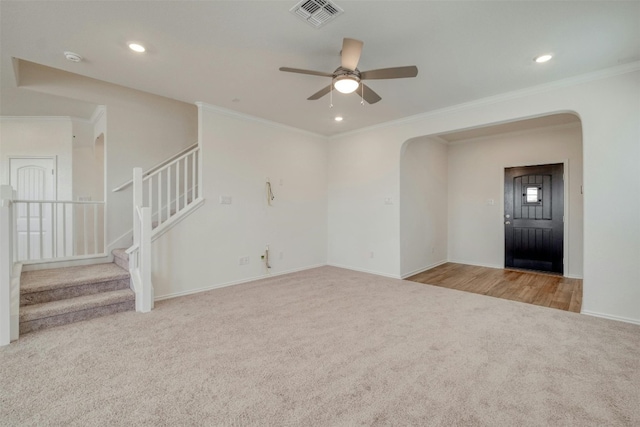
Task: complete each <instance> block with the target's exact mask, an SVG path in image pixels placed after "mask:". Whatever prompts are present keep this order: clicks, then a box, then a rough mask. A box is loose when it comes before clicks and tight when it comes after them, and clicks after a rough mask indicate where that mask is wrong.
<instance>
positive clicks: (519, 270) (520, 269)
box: [504, 267, 565, 277]
mask: <svg viewBox="0 0 640 427" xmlns="http://www.w3.org/2000/svg"><path fill="white" fill-rule="evenodd" d="M504 269H505V271H515V272H518V273H531V274H539V275H542V276H554V277H565V276H564V274H562V273H554V272H552V271H542V270H529V269H527V268H516V267H505V268H504Z"/></svg>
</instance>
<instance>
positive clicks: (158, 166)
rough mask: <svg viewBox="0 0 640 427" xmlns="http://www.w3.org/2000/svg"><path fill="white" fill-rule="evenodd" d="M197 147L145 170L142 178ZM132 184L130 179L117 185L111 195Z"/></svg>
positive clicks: (196, 145)
mask: <svg viewBox="0 0 640 427" xmlns="http://www.w3.org/2000/svg"><path fill="white" fill-rule="evenodd" d="M197 147H198V143H197V142H196V143H195V144H193V145H190V146H188V147H187V148H185V149H183V150H180V152H178V153H176V154H174V155H173V156H171V157H169V158H168V159H166V160H163V161H162V162H160V163H158V164H157V165H155V166H153V167H152V168H150V169H149V170H147V171H146V172H143V173H142V178H146V177H147V176H148V175H151V174H152V173H154V172H155V171H157V170H158V169H162V168H163V167H164V166H166V165H167V164H169V163H171V162H173V161H174V160H176V159H177V158H179V157H181V156H183V155H185V154H187V153H189V152H190V151H192V150H193V149H195V148H197ZM132 184H133V179H130V180H129V181H127V182H125V183H124V184H122V185H119V186H118V187H116V188H114V189H113V190H111V191H112V192H113V193H116V192H118V191H121V190H124V189H125V188H127V187H129V186H130V185H132Z"/></svg>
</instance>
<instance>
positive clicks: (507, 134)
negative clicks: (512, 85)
mask: <svg viewBox="0 0 640 427" xmlns="http://www.w3.org/2000/svg"><path fill="white" fill-rule="evenodd" d="M557 114H562V113H551V114H545V115H543V116H539V117H546V116H555V115H557ZM565 114H566V113H565ZM534 118H535V117H534ZM530 119H531V117H528V118H520V119H515V120H510V121H508V122H500V123H491V124H489V125H488V126H474V127H472V128H468V129H460V130H461V131H465V130H472V129H482V128H486V127H493V126H500V125H502V124H506V123H517V122H521V121H523V120H530ZM574 127H575V128H577V127H579V128H580V130H582V121H581V120H580V119H578V121H576V122H571V123H563V124H559V125H552V126H539V127H534V128H530V129H522V130H513V131H510V132H500V133H495V134H491V135H485V136H477V137H475V138H467V139H461V140H459V141H452V142H447V140H445V139H444V138H440V139H441V140H442V141H444V143H445V144H447V145H450V146H453V145H461V144H466V143H468V142H481V141H484V140H487V139H488V140H492V139H495V138H496V136H500V137H512V136H513V137H515V136H522V135H526V134H529V133H539V132H540V131H543V130H544V131H547V130H563V129H571V128H574ZM455 132H457V131H454V133H455ZM428 137H429V138H434V136H433V135H429V136H428ZM418 138H420V137H418Z"/></svg>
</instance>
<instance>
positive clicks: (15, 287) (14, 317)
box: [10, 262, 22, 341]
mask: <svg viewBox="0 0 640 427" xmlns="http://www.w3.org/2000/svg"><path fill="white" fill-rule="evenodd" d="M21 277H22V263H19V262H17V263H15V264H13V274H12V276H11V321H10V324H11V327H10V333H11V341H15V340H17V339H18V338H19V336H20V279H21Z"/></svg>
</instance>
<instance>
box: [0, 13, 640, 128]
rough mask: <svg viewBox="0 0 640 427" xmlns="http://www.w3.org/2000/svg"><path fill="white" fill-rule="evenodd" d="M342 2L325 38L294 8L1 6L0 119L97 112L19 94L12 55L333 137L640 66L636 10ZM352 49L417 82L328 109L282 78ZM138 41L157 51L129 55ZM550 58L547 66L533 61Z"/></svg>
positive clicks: (378, 87) (314, 81) (365, 62)
mask: <svg viewBox="0 0 640 427" xmlns="http://www.w3.org/2000/svg"><path fill="white" fill-rule="evenodd" d="M336 3H337V4H338V5H339V6H341V7H342V8H343V9H344V10H345V13H344V14H343V15H341V16H339V17H337V18H336V19H335V20H334V21H332V22H330V23H328V24H327V25H326V26H325V27H323V28H320V29H315V28H313V27H311V26H310V25H308V24H307V23H305V22H303V21H301V20H300V19H299V18H297V17H296V16H294V15H292V14H291V13H289V9H290V8H291V7H293V6H294V5H295V4H296V1H295V0H292V1H238V0H234V1H200V2H195V1H167V2H148V1H128V2H120V1H6V0H3V1H1V2H0V12H1V16H0V24H1V33H0V34H1V42H0V48H1V69H0V72H1V73H2V76H1V81H0V83H1V86H0V89H1V90H2V92H1V100H0V101H1V102H0V108H1V110H0V113H1V114H2V115H72V116H80V117H83V116H84V117H88V116H90V114H91V112H93V107H94V106H93V105H92V104H88V103H73V102H70V101H68V100H60V99H59V98H56V97H53V96H51V95H40V94H37V93H34V92H30V91H27V90H25V89H20V88H16V83H15V78H14V75H13V69H12V65H11V57H16V58H21V59H25V60H28V61H32V62H36V63H40V64H43V65H47V66H50V67H54V68H60V69H63V70H67V71H70V72H73V73H77V74H81V75H85V76H89V77H93V78H96V79H100V80H104V81H108V82H111V83H116V84H120V85H123V86H127V87H131V88H135V89H139V90H143V91H147V92H151V93H154V94H158V95H163V96H166V97H170V98H174V99H177V100H181V101H184V102H189V103H193V102H196V101H202V102H206V103H209V104H213V105H217V106H221V107H224V108H228V109H232V110H235V111H238V112H241V113H245V114H250V115H253V116H257V117H260V118H264V119H267V120H272V121H275V122H279V123H283V124H286V125H290V126H294V127H296V128H300V129H305V130H308V131H311V132H315V133H319V134H323V135H334V134H338V133H343V132H347V131H351V130H355V129H358V128H362V127H366V126H371V125H375V124H379V123H382V122H386V121H391V120H396V119H400V118H403V117H407V116H412V115H416V114H420V113H425V112H428V111H432V110H437V109H440V108H443V107H448V106H452V105H456V104H460V103H463V102H468V101H472V100H475V99H479V98H484V97H487V96H492V95H497V94H500V93H505V92H509V91H514V90H518V89H523V88H528V87H532V86H535V85H540V84H544V83H549V82H552V81H556V80H559V79H564V78H570V77H573V76H577V75H581V74H585V73H589V72H593V71H596V70H601V69H605V68H610V67H615V66H619V65H622V64H627V63H630V62H636V61H640V2H639V1H630V2H619V1H584V2H583V1H504V2H499V1H492V2H488V1H468V2H464V1H343V0H336ZM343 37H351V38H356V39H360V40H363V41H364V49H363V53H362V57H361V59H360V63H359V65H358V68H359V69H360V70H363V71H364V70H370V69H377V68H386V67H393V66H403V65H416V66H417V67H418V69H419V73H418V76H417V77H416V78H413V79H399V80H375V81H374V80H372V81H369V82H368V84H369V86H370V87H371V88H372V89H374V90H375V91H376V92H377V93H378V94H379V95H380V96H381V97H382V101H380V102H379V103H377V104H374V105H368V104H365V105H364V106H361V105H360V100H359V99H358V97H357V96H356V95H343V94H338V93H336V92H334V96H333V105H334V107H333V108H332V109H330V108H329V96H326V97H324V98H322V99H320V100H318V101H307V100H306V98H307V97H308V96H310V95H311V94H313V93H314V92H316V91H318V90H319V89H321V88H322V87H323V86H326V85H327V84H329V81H328V79H327V78H323V77H317V76H309V75H298V74H291V73H283V72H280V71H279V70H278V68H279V67H281V66H288V67H294V68H305V69H311V70H318V71H325V72H332V71H333V70H334V69H335V68H336V67H337V66H338V65H339V63H340V56H339V51H340V48H341V44H342V39H343ZM132 40H135V41H140V42H141V43H143V44H145V45H146V46H147V49H148V51H147V53H145V54H143V55H140V54H135V53H133V52H131V51H130V50H129V49H128V48H127V42H128V41H132ZM65 50H70V51H73V52H76V53H78V54H80V55H82V56H83V57H84V58H85V60H84V61H82V62H80V63H72V62H69V61H67V60H65V59H64V56H63V52H64V51H65ZM546 52H552V53H553V54H554V55H555V57H554V59H553V60H552V61H551V62H549V63H546V64H542V65H539V64H535V63H534V62H533V60H532V59H533V57H534V56H536V55H538V54H541V53H546ZM336 115H342V116H343V117H344V121H343V122H341V123H336V122H334V120H333V117H334V116H336Z"/></svg>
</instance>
